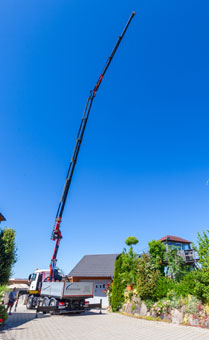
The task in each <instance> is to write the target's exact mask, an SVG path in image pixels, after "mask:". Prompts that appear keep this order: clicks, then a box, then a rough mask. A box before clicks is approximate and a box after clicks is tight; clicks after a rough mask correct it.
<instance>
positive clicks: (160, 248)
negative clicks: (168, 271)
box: [148, 240, 166, 275]
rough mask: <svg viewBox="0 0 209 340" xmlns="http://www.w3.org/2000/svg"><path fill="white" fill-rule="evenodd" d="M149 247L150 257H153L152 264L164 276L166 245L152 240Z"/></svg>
mask: <svg viewBox="0 0 209 340" xmlns="http://www.w3.org/2000/svg"><path fill="white" fill-rule="evenodd" d="M148 245H149V255H150V257H151V260H152V263H153V264H154V265H155V267H156V269H159V270H160V272H161V273H162V275H164V265H163V262H164V259H165V251H166V248H165V245H164V243H163V242H161V241H155V240H152V241H151V242H149V243H148Z"/></svg>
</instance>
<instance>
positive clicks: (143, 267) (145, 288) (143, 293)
mask: <svg viewBox="0 0 209 340" xmlns="http://www.w3.org/2000/svg"><path fill="white" fill-rule="evenodd" d="M160 277H161V274H160V271H159V270H157V269H156V268H155V265H154V264H153V263H152V261H151V259H150V257H149V256H148V255H147V254H143V255H142V256H141V258H140V259H139V260H138V262H137V285H136V289H137V291H138V294H139V296H140V298H141V299H143V300H154V299H155V298H156V291H157V282H158V280H159V278H160Z"/></svg>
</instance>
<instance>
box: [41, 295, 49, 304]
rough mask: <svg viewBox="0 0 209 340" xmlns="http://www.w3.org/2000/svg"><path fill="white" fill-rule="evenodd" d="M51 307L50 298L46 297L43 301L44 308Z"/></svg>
mask: <svg viewBox="0 0 209 340" xmlns="http://www.w3.org/2000/svg"><path fill="white" fill-rule="evenodd" d="M48 305H49V298H48V297H47V296H45V297H44V298H43V301H42V306H44V307H47V306H48Z"/></svg>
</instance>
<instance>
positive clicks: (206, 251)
mask: <svg viewBox="0 0 209 340" xmlns="http://www.w3.org/2000/svg"><path fill="white" fill-rule="evenodd" d="M197 242H198V248H196V250H197V253H198V257H199V263H200V264H201V266H202V268H203V269H206V270H207V269H209V229H207V230H206V231H204V230H203V235H202V236H201V235H200V233H198V234H197Z"/></svg>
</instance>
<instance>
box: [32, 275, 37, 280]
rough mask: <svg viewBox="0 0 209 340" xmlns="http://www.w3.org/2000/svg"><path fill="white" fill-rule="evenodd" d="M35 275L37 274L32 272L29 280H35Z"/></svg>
mask: <svg viewBox="0 0 209 340" xmlns="http://www.w3.org/2000/svg"><path fill="white" fill-rule="evenodd" d="M36 275H37V274H35V273H33V274H32V275H31V281H35V279H36Z"/></svg>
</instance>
